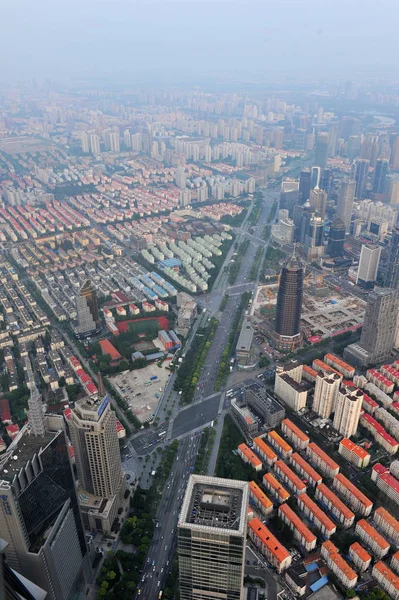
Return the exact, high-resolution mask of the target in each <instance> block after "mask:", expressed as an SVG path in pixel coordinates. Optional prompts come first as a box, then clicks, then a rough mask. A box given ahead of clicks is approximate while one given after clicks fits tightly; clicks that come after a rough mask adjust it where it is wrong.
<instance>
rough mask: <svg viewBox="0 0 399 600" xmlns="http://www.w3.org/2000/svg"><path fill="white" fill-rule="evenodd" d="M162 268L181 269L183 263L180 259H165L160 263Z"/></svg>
mask: <svg viewBox="0 0 399 600" xmlns="http://www.w3.org/2000/svg"><path fill="white" fill-rule="evenodd" d="M159 264H160V266H161V267H162V268H163V269H165V268H166V267H171V268H172V269H173V267H181V265H182V261H181V260H180V258H165V260H161V261H159Z"/></svg>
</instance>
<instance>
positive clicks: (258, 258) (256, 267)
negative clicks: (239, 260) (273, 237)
mask: <svg viewBox="0 0 399 600" xmlns="http://www.w3.org/2000/svg"><path fill="white" fill-rule="evenodd" d="M262 254H263V248H262V247H260V248H258V249H257V251H256V255H255V260H254V262H253V263H252V267H251V270H250V272H249V281H255V279H256V278H257V276H258V271H259V267H260V261H261V260H262Z"/></svg>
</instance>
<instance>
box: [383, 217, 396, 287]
mask: <svg viewBox="0 0 399 600" xmlns="http://www.w3.org/2000/svg"><path fill="white" fill-rule="evenodd" d="M384 285H385V287H388V288H393V289H394V290H399V225H396V226H395V227H394V228H393V229H392V236H391V243H390V245H389V258H388V264H387V269H386V271H385V281H384Z"/></svg>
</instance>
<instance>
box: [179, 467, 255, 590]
mask: <svg viewBox="0 0 399 600" xmlns="http://www.w3.org/2000/svg"><path fill="white" fill-rule="evenodd" d="M248 493H249V492H248V483H247V482H244V481H235V480H232V479H219V478H217V477H207V476H202V475H191V477H190V479H189V481H188V485H187V489H186V493H185V496H184V500H183V505H182V509H181V513H180V518H179V522H178V555H179V577H180V598H181V599H182V600H215V599H216V598H223V599H225V600H242V599H243V598H244V595H243V593H244V589H243V579H244V563H245V543H246V533H247V510H248Z"/></svg>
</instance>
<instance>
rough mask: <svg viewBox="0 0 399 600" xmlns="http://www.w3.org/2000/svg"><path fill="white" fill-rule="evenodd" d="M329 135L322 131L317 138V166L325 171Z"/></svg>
mask: <svg viewBox="0 0 399 600" xmlns="http://www.w3.org/2000/svg"><path fill="white" fill-rule="evenodd" d="M328 145H329V135H328V133H327V132H324V131H322V132H321V133H319V134H318V136H317V138H316V150H315V160H314V162H315V165H316V167H321V168H322V169H324V168H325V167H326V165H327V158H328Z"/></svg>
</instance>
